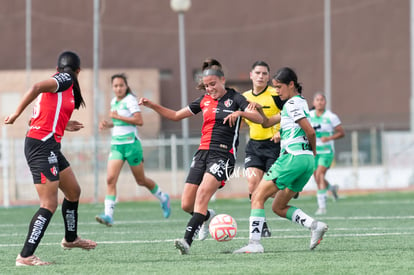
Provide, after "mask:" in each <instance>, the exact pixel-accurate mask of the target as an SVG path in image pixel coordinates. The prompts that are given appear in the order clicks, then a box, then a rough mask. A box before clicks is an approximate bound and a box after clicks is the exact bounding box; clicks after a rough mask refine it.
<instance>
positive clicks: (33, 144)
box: [24, 137, 70, 183]
mask: <svg viewBox="0 0 414 275" xmlns="http://www.w3.org/2000/svg"><path fill="white" fill-rule="evenodd" d="M24 154H25V156H26V160H27V164H28V165H29V168H30V171H31V172H32V176H33V182H34V183H45V182H46V179H48V180H49V181H57V180H59V171H63V170H64V169H66V168H67V167H69V166H70V164H69V162H68V161H67V160H66V158H65V156H63V154H62V152H61V151H60V143H59V142H56V140H55V139H54V138H53V137H52V138H49V139H48V140H46V141H41V140H38V139H34V138H30V137H26V139H25V142H24Z"/></svg>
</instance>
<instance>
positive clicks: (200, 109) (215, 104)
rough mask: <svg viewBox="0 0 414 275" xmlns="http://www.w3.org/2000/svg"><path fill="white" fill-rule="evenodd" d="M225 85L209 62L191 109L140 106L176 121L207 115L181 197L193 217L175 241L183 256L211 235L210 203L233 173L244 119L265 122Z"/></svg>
mask: <svg viewBox="0 0 414 275" xmlns="http://www.w3.org/2000/svg"><path fill="white" fill-rule="evenodd" d="M225 83H226V80H225V78H224V73H223V70H222V67H221V64H220V63H219V62H218V61H217V60H215V59H208V60H206V61H205V62H203V65H202V82H201V83H200V85H199V89H201V90H203V91H205V93H204V94H203V95H202V96H200V97H199V98H197V99H196V100H194V101H193V102H191V103H190V104H189V105H188V106H187V107H185V108H182V109H181V110H179V111H174V110H171V109H168V108H166V107H163V106H161V105H159V104H156V103H154V102H151V101H150V100H148V99H146V98H142V99H141V100H140V104H143V105H144V106H147V107H149V108H151V109H153V110H154V111H156V112H157V113H158V114H160V115H161V116H163V117H165V118H167V119H170V120H173V121H179V120H182V119H185V118H188V117H191V116H193V115H196V114H198V113H202V114H203V125H202V128H201V140H200V146H199V148H198V151H197V152H196V153H195V155H194V157H193V161H192V164H191V168H190V171H189V173H188V176H187V179H186V183H185V185H184V190H183V193H182V197H181V207H182V209H183V210H184V211H186V212H188V213H190V214H191V218H190V220H189V221H188V223H187V226H186V230H185V234H184V238H183V239H177V240H175V247H176V248H177V249H178V250H179V251H180V253H181V254H188V253H190V246H191V244H192V242H193V240H194V238H195V236H196V235H197V234H198V236H199V239H200V240H204V239H205V238H207V236H208V234H209V231H208V226H209V222H210V220H211V218H212V217H213V216H214V215H215V212H214V211H213V210H211V209H208V203H209V201H210V199H211V197H212V196H213V195H214V193H215V192H216V191H217V189H219V188H220V187H222V185H223V184H224V182H225V181H226V180H227V179H228V177H229V176H230V175H231V174H232V173H233V170H234V164H235V155H236V151H237V146H238V136H239V135H238V134H239V128H240V121H241V118H243V117H244V118H248V119H250V120H252V121H254V122H257V123H261V122H262V121H263V119H262V117H261V115H260V114H259V113H258V112H257V111H256V110H253V111H248V112H247V111H245V109H246V108H247V106H248V105H249V103H248V102H247V100H246V98H245V97H243V96H242V95H241V94H239V93H238V92H236V91H235V90H233V89H230V88H226V87H225Z"/></svg>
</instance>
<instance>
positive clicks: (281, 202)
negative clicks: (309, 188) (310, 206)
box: [272, 155, 328, 249]
mask: <svg viewBox="0 0 414 275" xmlns="http://www.w3.org/2000/svg"><path fill="white" fill-rule="evenodd" d="M285 164H287V168H286V170H285V171H284V172H283V173H282V174H280V176H279V177H278V178H277V180H276V186H277V187H278V189H282V188H284V189H283V190H281V191H279V192H278V193H277V194H276V198H275V200H274V201H273V204H272V210H273V211H274V212H275V213H276V214H277V215H279V216H280V217H284V218H287V219H288V220H290V221H292V222H294V223H296V224H299V225H301V226H303V227H305V228H307V229H309V230H311V242H310V249H314V248H315V247H316V246H317V245H318V244H319V243H320V241H321V240H322V237H323V235H324V234H325V232H326V231H327V230H328V226H327V225H326V224H325V223H323V222H320V221H317V220H315V219H313V218H312V217H310V216H309V215H307V214H306V213H305V212H304V211H302V209H299V208H297V207H295V206H291V205H289V204H288V203H289V201H290V200H291V199H292V198H293V196H294V195H295V194H296V192H300V191H302V190H303V187H304V186H305V185H306V183H307V182H308V181H309V178H310V177H311V175H312V172H313V166H314V160H313V157H312V156H309V155H299V156H289V160H288V161H286V163H285Z"/></svg>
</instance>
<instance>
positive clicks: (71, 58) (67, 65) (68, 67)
mask: <svg viewBox="0 0 414 275" xmlns="http://www.w3.org/2000/svg"><path fill="white" fill-rule="evenodd" d="M78 69H80V58H79V56H78V55H77V54H76V53H74V52H70V51H66V52H63V53H61V54H60V55H59V58H58V62H57V71H58V72H59V73H68V74H69V75H70V76H71V77H72V81H73V95H74V97H75V109H79V107H80V106H83V107H85V101H84V100H83V97H82V93H81V89H80V86H79V81H78V76H77V74H76V71H77V70H78Z"/></svg>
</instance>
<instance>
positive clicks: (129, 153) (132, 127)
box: [95, 74, 171, 226]
mask: <svg viewBox="0 0 414 275" xmlns="http://www.w3.org/2000/svg"><path fill="white" fill-rule="evenodd" d="M111 83H112V90H113V91H114V93H115V97H114V98H113V99H112V101H111V111H110V112H109V116H110V117H111V119H112V120H111V121H108V120H103V121H101V123H100V124H99V129H100V130H103V129H107V128H112V140H111V152H110V154H109V160H108V169H107V187H106V196H105V211H104V213H103V214H100V215H97V216H96V217H95V218H96V220H97V221H98V222H99V223H102V224H105V225H106V226H112V225H113V223H114V221H113V214H114V209H115V201H116V183H117V181H118V177H119V174H120V173H121V169H122V166H123V165H124V163H125V161H127V162H128V164H129V166H130V168H131V172H132V174H133V175H134V178H135V181H136V182H137V184H138V185H141V186H144V187H146V188H147V189H148V190H149V191H150V192H151V193H152V194H153V195H154V196H155V197H157V199H158V200H159V201H160V203H161V208H162V211H163V215H164V218H168V217H169V216H170V214H171V207H170V197H169V196H168V194H166V193H163V192H162V191H161V188H160V187H159V186H158V185H157V184H156V183H155V182H154V181H153V180H152V179H150V178H147V177H146V176H145V173H144V162H143V158H142V146H141V142H140V140H139V138H138V130H137V126H142V125H143V124H144V122H143V120H142V115H141V110H140V108H139V106H138V101H137V98H136V97H135V95H134V94H133V93H132V92H131V89H130V88H129V86H128V82H127V78H126V76H125V75H124V74H115V75H113V76H112V78H111Z"/></svg>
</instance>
